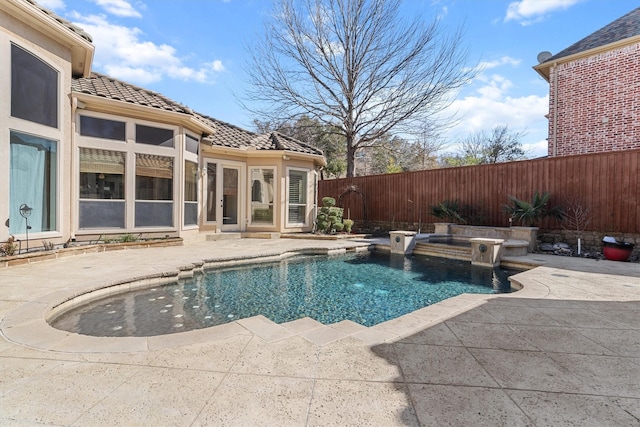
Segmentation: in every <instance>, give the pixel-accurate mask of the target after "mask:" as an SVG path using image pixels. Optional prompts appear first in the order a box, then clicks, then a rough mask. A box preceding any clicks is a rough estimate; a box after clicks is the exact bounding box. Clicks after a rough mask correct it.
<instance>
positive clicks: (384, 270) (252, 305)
mask: <svg viewBox="0 0 640 427" xmlns="http://www.w3.org/2000/svg"><path fill="white" fill-rule="evenodd" d="M512 273H515V271H507V270H500V269H487V268H482V267H476V266H472V265H471V264H470V263H469V262H464V261H457V260H451V259H446V258H431V257H422V256H415V257H405V256H401V255H400V256H393V255H392V256H389V255H388V254H378V253H370V254H362V253H356V254H348V255H341V256H304V257H295V258H289V259H284V260H282V261H280V262H274V263H265V264H256V265H251V266H241V267H234V268H225V269H221V270H211V271H207V272H206V273H205V274H199V275H197V276H195V277H194V278H192V279H188V280H182V281H179V282H177V283H174V284H169V285H165V286H158V287H155V288H151V289H145V290H138V291H134V292H129V293H123V294H120V295H115V296H111V297H108V298H105V299H100V300H96V301H92V302H89V303H87V304H86V305H83V306H80V307H78V308H75V309H73V310H70V311H68V312H64V313H61V314H60V315H59V316H57V317H56V318H55V319H53V320H52V322H51V324H52V326H54V327H55V328H58V329H62V330H66V331H69V332H76V333H80V334H84V335H93V336H153V335H161V334H170V333H176V332H183V331H188V330H193V329H200V328H206V327H209V326H214V325H220V324H223V323H228V322H232V321H235V320H239V319H242V318H247V317H251V316H255V315H259V314H261V315H264V316H265V317H267V318H269V319H271V320H272V321H274V322H276V323H284V322H288V321H292V320H296V319H299V318H302V317H307V316H308V317H311V318H313V319H315V320H317V321H319V322H322V323H324V324H331V323H336V322H339V321H342V320H351V321H354V322H356V323H360V324H362V325H364V326H373V325H375V324H378V323H381V322H384V321H386V320H390V319H394V318H396V317H399V316H402V315H404V314H407V313H410V312H412V311H414V310H417V309H420V308H423V307H426V306H428V305H431V304H435V303H437V302H439V301H442V300H445V299H447V298H451V297H453V296H456V295H460V294H462V293H484V294H488V293H496V292H509V291H510V285H509V281H508V276H509V275H511V274H512Z"/></svg>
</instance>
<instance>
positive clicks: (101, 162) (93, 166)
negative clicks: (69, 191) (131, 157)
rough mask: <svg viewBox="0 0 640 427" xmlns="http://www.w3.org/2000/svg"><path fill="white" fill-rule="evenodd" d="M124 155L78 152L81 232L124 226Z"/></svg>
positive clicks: (89, 150)
mask: <svg viewBox="0 0 640 427" xmlns="http://www.w3.org/2000/svg"><path fill="white" fill-rule="evenodd" d="M124 182H125V153H122V152H119V151H109V150H99V149H93V148H80V212H79V220H80V228H81V229H82V228H105V227H116V228H124V226H125V202H124V188H125V186H124Z"/></svg>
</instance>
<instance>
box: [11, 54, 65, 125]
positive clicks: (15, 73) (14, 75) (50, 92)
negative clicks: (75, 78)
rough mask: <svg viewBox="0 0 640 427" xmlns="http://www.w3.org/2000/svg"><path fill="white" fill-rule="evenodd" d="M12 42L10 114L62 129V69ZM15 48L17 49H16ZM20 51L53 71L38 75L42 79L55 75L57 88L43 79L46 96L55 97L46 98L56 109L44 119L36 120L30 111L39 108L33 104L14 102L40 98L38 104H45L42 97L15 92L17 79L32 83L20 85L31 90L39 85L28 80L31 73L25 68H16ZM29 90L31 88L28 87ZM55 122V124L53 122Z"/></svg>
mask: <svg viewBox="0 0 640 427" xmlns="http://www.w3.org/2000/svg"><path fill="white" fill-rule="evenodd" d="M9 44H10V48H9V75H10V82H9V98H10V99H9V115H10V116H11V117H12V118H14V119H18V120H24V121H26V122H28V123H32V124H36V125H40V126H46V127H48V128H51V129H56V130H60V129H61V125H60V117H61V112H62V108H63V107H62V105H61V102H60V101H61V98H62V96H61V89H62V84H61V77H60V75H61V71H60V70H59V69H58V68H56V67H55V66H53V65H52V64H51V63H50V62H48V61H45V60H44V59H42V58H41V57H40V56H39V55H36V54H35V53H34V52H32V51H31V50H29V49H26V48H24V47H22V46H20V45H19V44H17V43H13V42H11V43H9ZM14 49H15V50H14ZM17 51H20V52H22V53H23V54H24V55H26V58H32V59H33V60H35V61H38V63H39V65H42V66H43V68H44V67H46V68H47V69H48V70H50V71H51V73H52V75H50V76H41V75H38V76H37V77H39V78H41V80H46V78H51V77H54V79H53V80H55V88H53V89H50V88H49V87H48V85H51V84H52V82H51V81H43V83H44V85H45V87H46V89H47V90H46V91H45V93H44V98H49V97H51V96H53V97H54V98H55V99H46V101H47V103H48V104H51V105H49V107H53V108H54V109H55V111H53V112H52V113H47V117H46V118H45V119H43V120H42V121H39V120H36V119H35V117H34V114H35V113H33V112H29V111H33V110H37V108H34V105H33V104H29V105H23V106H22V107H23V108H18V104H14V99H40V101H39V102H37V103H36V104H38V105H43V104H44V101H43V100H42V97H39V98H37V97H33V96H26V95H24V94H16V93H14V89H15V86H14V83H16V82H15V80H16V79H20V81H23V80H25V81H23V83H31V84H23V85H21V86H20V87H24V86H28V87H30V88H31V90H35V89H34V87H35V86H37V85H36V84H35V82H34V81H33V80H31V81H28V82H27V81H26V80H28V78H29V75H28V74H27V73H25V72H24V69H21V70H16V69H15V68H14V63H15V61H14V59H15V58H14V52H17ZM27 68H28V69H29V70H34V69H35V68H37V67H27ZM20 71H22V72H20ZM27 90H29V89H27ZM16 95H20V96H16ZM25 107H26V110H27V111H14V109H15V110H25ZM49 115H51V116H52V117H48V116H49ZM53 122H55V124H54V123H53Z"/></svg>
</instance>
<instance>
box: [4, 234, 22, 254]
mask: <svg viewBox="0 0 640 427" xmlns="http://www.w3.org/2000/svg"><path fill="white" fill-rule="evenodd" d="M15 241H16V239H15V237H13V236H9V238H8V239H7V241H6V242H4V243H3V244H1V245H0V255H2V256H13V255H15V254H16V250H17V249H18V245H16V244H15V243H14V242H15Z"/></svg>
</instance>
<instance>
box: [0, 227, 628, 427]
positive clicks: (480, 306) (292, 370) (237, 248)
mask: <svg viewBox="0 0 640 427" xmlns="http://www.w3.org/2000/svg"><path fill="white" fill-rule="evenodd" d="M367 244H368V242H366V241H351V240H338V241H313V240H297V239H295V240H294V239H273V240H270V239H237V240H224V241H217V242H216V241H209V242H205V241H199V242H191V243H187V244H185V246H183V247H164V248H150V249H137V250H122V251H112V252H105V253H94V254H84V255H77V256H72V257H66V258H61V259H57V260H51V261H43V262H39V263H35V264H31V265H21V266H15V267H9V268H3V269H0V319H1V322H0V332H1V334H2V338H1V339H0V424H1V425H7V426H13V425H16V426H23V425H78V426H94V425H109V426H113V425H127V426H134V425H145V426H146V425H171V426H202V425H212V426H261V425H264V426H419V425H423V426H443V425H453V426H456V425H464V426H475V425H477V426H500V425H504V426H507V425H508V426H520V425H522V426H569V425H572V426H574V425H579V426H598V427H599V426H614V425H615V426H638V425H640V265H639V264H632V263H620V262H610V261H595V260H582V259H573V258H565V257H554V256H544V255H538V254H531V255H528V256H527V257H520V258H518V260H520V261H522V260H525V261H526V262H530V263H536V264H540V265H542V267H538V268H536V269H533V270H529V271H526V272H523V273H520V274H518V275H517V276H516V277H515V280H516V281H517V282H519V283H520V284H522V286H523V289H521V290H519V291H518V292H515V293H512V294H509V295H461V296H459V297H456V298H452V299H449V300H446V301H443V302H441V303H439V304H435V305H433V306H430V307H427V308H424V309H421V310H418V311H416V312H413V313H411V314H408V315H405V316H403V317H401V318H399V319H395V320H392V321H389V322H385V323H382V324H379V325H376V326H374V327H371V328H365V327H363V326H360V325H357V324H355V323H352V322H340V323H338V324H335V325H322V324H320V323H318V322H316V321H314V320H312V319H308V318H306V319H300V320H297V321H294V322H290V323H287V324H282V325H277V324H274V323H272V322H270V321H269V320H268V319H266V318H263V317H254V318H251V319H244V320H240V321H236V322H233V323H229V324H227V325H222V326H217V327H213V328H209V329H205V330H199V331H192V332H185V333H180V334H173V335H168V336H164V337H151V338H131V339H129V338H124V339H123V338H93V337H82V336H78V335H76V334H70V333H67V332H62V331H58V330H55V329H53V328H51V327H49V326H48V325H47V324H46V322H45V320H44V316H45V313H46V312H47V310H48V307H50V306H51V305H52V304H55V303H56V302H60V301H62V300H64V299H65V298H67V297H68V296H69V295H75V294H77V293H79V292H81V291H82V290H85V289H87V288H88V287H90V288H97V287H102V286H106V285H109V284H113V283H117V282H122V281H125V280H126V279H130V278H143V277H147V276H153V277H156V278H157V277H160V276H162V275H163V273H171V272H173V273H175V272H176V271H177V270H178V269H180V268H182V269H184V266H185V265H189V264H194V263H195V264H196V265H197V264H198V263H201V262H202V260H206V259H225V258H231V257H234V256H243V257H252V256H257V255H265V254H269V255H274V256H275V255H277V254H279V253H281V252H286V251H300V250H303V249H310V248H315V249H324V250H336V249H346V248H349V249H353V248H356V247H363V246H366V245H367Z"/></svg>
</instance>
